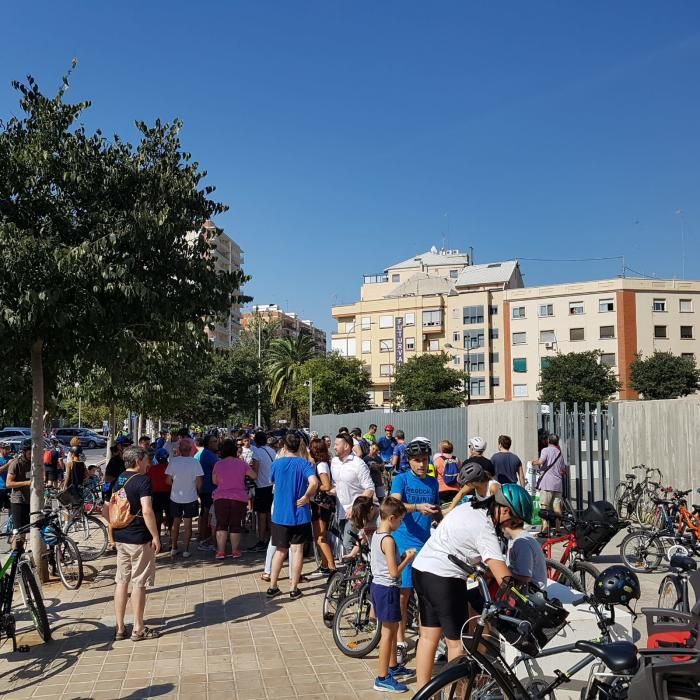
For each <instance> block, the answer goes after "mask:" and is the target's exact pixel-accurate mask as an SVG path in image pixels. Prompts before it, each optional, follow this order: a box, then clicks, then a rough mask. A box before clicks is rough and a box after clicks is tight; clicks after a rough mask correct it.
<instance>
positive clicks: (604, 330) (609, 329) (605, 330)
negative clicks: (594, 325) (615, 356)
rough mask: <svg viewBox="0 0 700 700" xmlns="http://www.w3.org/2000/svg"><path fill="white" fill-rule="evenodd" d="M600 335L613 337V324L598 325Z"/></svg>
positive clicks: (603, 337) (602, 337)
mask: <svg viewBox="0 0 700 700" xmlns="http://www.w3.org/2000/svg"><path fill="white" fill-rule="evenodd" d="M600 337H601V339H605V338H614V337H615V326H601V327H600Z"/></svg>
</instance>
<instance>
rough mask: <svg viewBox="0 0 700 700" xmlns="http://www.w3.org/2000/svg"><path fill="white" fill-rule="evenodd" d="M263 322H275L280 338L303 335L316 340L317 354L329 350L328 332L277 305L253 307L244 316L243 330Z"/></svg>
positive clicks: (293, 337) (294, 337)
mask: <svg viewBox="0 0 700 700" xmlns="http://www.w3.org/2000/svg"><path fill="white" fill-rule="evenodd" d="M258 318H259V319H261V320H263V321H274V322H275V323H276V324H277V326H278V328H279V331H278V336H279V337H280V338H292V339H296V338H298V337H299V336H300V335H301V334H302V333H305V334H307V335H309V336H311V337H312V338H313V339H314V345H315V347H316V352H317V353H319V354H323V353H325V352H326V349H327V340H326V332H325V331H324V330H321V329H320V328H316V326H315V325H314V322H313V321H309V320H304V319H301V318H299V316H298V315H297V314H295V313H293V312H291V311H284V310H283V309H282V308H280V307H279V306H278V305H277V304H260V305H258V306H253V308H252V309H251V310H250V311H247V312H246V313H244V314H243V317H242V325H243V328H249V327H251V325H254V324H255V322H256V320H257V319H258Z"/></svg>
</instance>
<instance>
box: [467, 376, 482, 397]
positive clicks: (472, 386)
mask: <svg viewBox="0 0 700 700" xmlns="http://www.w3.org/2000/svg"><path fill="white" fill-rule="evenodd" d="M469 393H470V394H471V395H472V396H486V380H485V379H470V380H469Z"/></svg>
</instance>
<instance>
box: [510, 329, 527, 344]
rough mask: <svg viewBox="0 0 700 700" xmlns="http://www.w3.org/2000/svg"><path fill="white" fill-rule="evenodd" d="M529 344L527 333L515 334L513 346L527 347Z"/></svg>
mask: <svg viewBox="0 0 700 700" xmlns="http://www.w3.org/2000/svg"><path fill="white" fill-rule="evenodd" d="M526 343H527V333H525V332H522V333H513V345H525V344H526Z"/></svg>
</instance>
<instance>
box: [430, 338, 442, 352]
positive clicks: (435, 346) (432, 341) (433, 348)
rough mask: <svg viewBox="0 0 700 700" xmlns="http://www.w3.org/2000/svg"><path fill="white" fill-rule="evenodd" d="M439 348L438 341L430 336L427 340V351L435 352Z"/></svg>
mask: <svg viewBox="0 0 700 700" xmlns="http://www.w3.org/2000/svg"><path fill="white" fill-rule="evenodd" d="M439 349H440V341H439V340H438V339H437V338H431V339H430V340H429V341H428V352H437V351H438V350H439Z"/></svg>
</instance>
